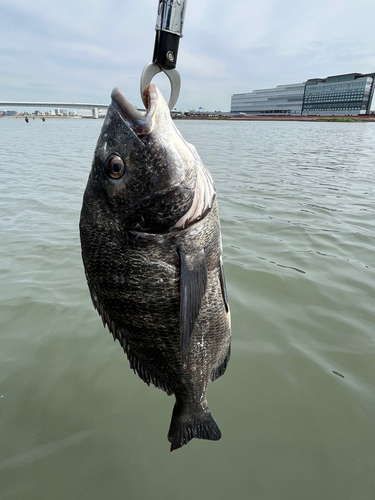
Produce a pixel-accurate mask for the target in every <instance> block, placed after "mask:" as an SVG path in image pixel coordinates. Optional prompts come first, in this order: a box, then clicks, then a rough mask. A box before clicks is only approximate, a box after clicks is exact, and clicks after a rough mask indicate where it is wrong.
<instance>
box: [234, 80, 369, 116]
mask: <svg viewBox="0 0 375 500" xmlns="http://www.w3.org/2000/svg"><path fill="white" fill-rule="evenodd" d="M374 80H375V73H368V74H361V73H349V74H345V75H336V76H329V77H327V78H313V79H309V80H307V82H304V83H295V84H291V85H278V86H277V87H275V88H271V89H260V90H254V91H253V92H249V93H244V94H233V95H232V100H231V112H232V113H244V114H246V115H288V116H289V115H290V116H293V115H294V116H301V115H302V116H348V115H350V116H357V115H360V114H370V108H371V102H372V98H373V95H374V88H375V85H374Z"/></svg>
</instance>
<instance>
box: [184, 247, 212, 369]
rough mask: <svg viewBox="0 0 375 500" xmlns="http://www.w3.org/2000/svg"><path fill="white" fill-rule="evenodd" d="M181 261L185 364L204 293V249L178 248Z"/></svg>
mask: <svg viewBox="0 0 375 500" xmlns="http://www.w3.org/2000/svg"><path fill="white" fill-rule="evenodd" d="M179 254H180V262H181V279H180V330H181V351H182V363H183V365H184V366H186V363H187V358H188V355H189V345H190V338H191V334H192V333H193V330H194V326H195V322H196V320H197V318H198V315H199V311H200V308H201V304H202V299H203V297H204V294H205V293H206V286H207V265H206V255H205V253H204V249H202V250H201V251H200V252H198V253H195V254H186V253H185V252H184V251H183V250H182V249H179Z"/></svg>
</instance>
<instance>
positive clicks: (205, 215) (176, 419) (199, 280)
mask: <svg viewBox="0 0 375 500" xmlns="http://www.w3.org/2000/svg"><path fill="white" fill-rule="evenodd" d="M145 97H146V98H147V102H148V106H147V108H148V109H147V113H146V116H143V115H142V114H141V113H139V112H138V111H137V109H136V108H134V107H133V106H132V105H131V104H130V103H129V102H128V101H127V100H126V99H125V98H124V97H123V95H122V93H121V91H120V90H119V89H115V90H114V91H113V92H112V103H111V105H110V106H109V108H108V112H107V116H106V119H105V121H104V124H103V128H102V131H101V134H100V137H99V139H98V143H97V146H96V150H95V156H94V160H93V164H92V169H91V173H90V176H89V179H88V183H87V187H86V191H85V194H84V199H83V207H82V212H81V220H80V233H81V244H82V256H83V263H84V267H85V271H86V277H87V282H88V286H89V289H90V292H91V297H92V301H93V303H94V306H95V308H96V309H97V310H98V312H99V314H100V316H101V317H102V319H103V323H104V324H105V325H107V326H108V328H109V330H110V331H111V333H112V335H113V337H114V339H117V340H118V341H119V342H120V344H121V346H122V347H123V349H124V351H125V353H126V354H127V356H128V359H129V362H130V366H131V368H132V369H133V370H134V371H135V372H136V373H137V374H138V375H139V377H140V378H141V379H142V380H144V382H146V383H147V384H150V383H152V384H154V385H155V386H156V387H159V388H160V389H163V390H164V391H166V392H167V393H168V394H174V395H175V397H176V404H175V406H174V409H173V415H172V421H171V425H170V429H169V433H168V439H169V441H170V442H171V451H173V450H174V449H176V448H180V447H181V446H183V445H184V444H186V443H188V442H189V441H190V440H191V439H192V438H201V439H211V440H214V441H215V440H218V439H220V437H221V432H220V429H219V427H218V426H217V424H216V422H215V420H214V419H213V417H212V415H211V412H210V410H209V409H208V406H207V401H206V390H207V384H208V382H213V381H214V380H216V379H217V378H218V377H220V375H222V374H223V373H224V372H225V369H226V367H227V364H228V360H229V354H230V313H229V307H228V302H227V296H226V291H225V281H224V273H223V267H222V261H221V235H220V222H219V212H218V207H217V201H216V192H215V187H214V184H213V181H212V178H211V175H210V173H209V172H208V170H207V169H206V168H205V166H204V165H203V164H202V162H201V160H200V158H199V156H198V154H197V152H196V150H195V148H194V147H193V146H191V145H190V144H187V143H186V142H185V141H184V139H183V138H182V136H181V135H180V133H179V132H178V130H177V129H176V127H175V126H174V124H173V121H172V120H171V117H170V111H169V109H168V106H167V104H166V102H165V101H164V99H163V97H162V95H161V93H160V91H159V90H158V89H157V88H156V87H155V86H154V85H150V86H149V87H148V88H147V89H146V91H145Z"/></svg>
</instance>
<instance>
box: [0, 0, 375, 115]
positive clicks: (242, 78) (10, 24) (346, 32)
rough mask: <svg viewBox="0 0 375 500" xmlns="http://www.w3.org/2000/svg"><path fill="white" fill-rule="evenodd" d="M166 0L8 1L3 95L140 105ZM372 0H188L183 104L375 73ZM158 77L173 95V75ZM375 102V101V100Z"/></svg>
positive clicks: (2, 11) (3, 18)
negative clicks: (115, 98) (114, 96)
mask: <svg viewBox="0 0 375 500" xmlns="http://www.w3.org/2000/svg"><path fill="white" fill-rule="evenodd" d="M158 4H159V1H158V0H142V1H140V0H133V1H130V0H121V1H119V0H90V1H87V0H85V1H84V0H64V1H61V0H59V1H57V0H48V1H47V0H32V1H30V0H0V101H9V100H18V101H61V102H88V103H109V102H110V94H111V90H112V89H113V87H116V86H118V87H120V88H121V89H122V91H123V93H124V95H125V97H126V98H127V99H128V100H129V101H130V102H132V104H134V105H135V106H139V107H141V106H142V102H141V98H140V92H139V82H140V76H141V73H142V69H143V67H144V66H145V65H146V64H147V63H149V62H151V59H152V54H153V48H154V40H155V22H156V14H157V8H158ZM374 31H375V1H374V0H314V1H312V0H299V1H296V0H282V1H281V0H261V1H259V0H230V1H228V0H188V2H187V7H186V16H185V24H184V31H183V35H184V36H183V38H182V39H181V40H180V46H179V53H178V61H177V70H178V71H179V73H180V75H181V80H182V87H181V93H180V98H179V101H178V103H177V105H176V108H177V109H181V110H184V111H187V110H189V109H198V108H199V107H202V108H203V109H204V110H206V111H215V110H216V111H219V110H220V111H229V110H230V100H231V95H232V94H236V93H242V92H251V91H252V90H255V89H260V88H270V87H275V86H277V85H283V84H288V83H298V82H304V81H306V80H307V79H309V78H325V77H327V76H330V75H335V74H343V73H370V72H375V36H374ZM153 82H154V83H156V84H157V86H158V87H159V88H160V89H161V90H162V92H163V94H164V96H165V97H166V99H167V100H168V98H169V92H170V87H169V81H168V80H167V78H166V76H165V75H162V74H161V75H157V76H156V77H155V78H154V80H153ZM372 109H375V103H373V105H372Z"/></svg>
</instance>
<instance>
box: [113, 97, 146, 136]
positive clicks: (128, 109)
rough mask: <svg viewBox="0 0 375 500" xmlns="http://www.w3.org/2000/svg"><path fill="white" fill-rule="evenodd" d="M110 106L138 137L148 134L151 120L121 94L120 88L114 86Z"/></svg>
mask: <svg viewBox="0 0 375 500" xmlns="http://www.w3.org/2000/svg"><path fill="white" fill-rule="evenodd" d="M111 99H112V104H111V105H112V106H113V107H114V108H115V109H116V111H117V112H118V113H119V115H120V116H121V117H122V118H123V120H124V121H125V122H126V124H127V125H128V126H129V127H130V128H131V129H132V130H133V131H134V132H135V134H136V135H137V136H138V137H141V136H145V135H148V134H149V133H150V131H151V128H152V121H151V120H150V118H149V117H148V116H147V114H146V115H143V114H142V113H140V112H139V111H138V109H137V108H136V107H135V106H133V105H132V104H131V103H130V102H129V101H128V100H127V99H126V98H125V97H124V95H123V93H122V91H121V89H119V88H118V87H115V88H114V89H113V90H112V93H111Z"/></svg>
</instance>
